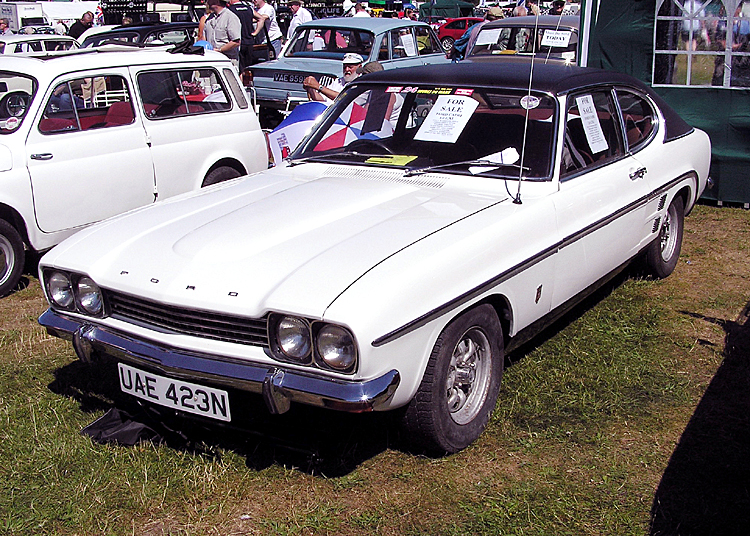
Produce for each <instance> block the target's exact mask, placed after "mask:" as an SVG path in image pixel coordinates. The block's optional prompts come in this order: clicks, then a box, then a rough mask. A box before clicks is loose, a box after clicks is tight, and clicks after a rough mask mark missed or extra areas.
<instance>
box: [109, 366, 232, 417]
mask: <svg viewBox="0 0 750 536" xmlns="http://www.w3.org/2000/svg"><path fill="white" fill-rule="evenodd" d="M117 365H118V368H119V373H120V389H121V390H122V391H123V392H124V393H128V394H130V395H133V396H137V397H138V398H142V399H143V400H148V401H149V402H152V403H154V404H159V405H161V406H166V407H168V408H174V409H179V410H181V411H186V412H188V413H194V414H195V415H203V416H204V417H210V418H212V419H218V420H220V421H227V422H229V421H231V420H232V415H231V413H230V412H229V395H228V394H227V392H226V391H222V390H221V389H213V388H211V387H204V386H202V385H196V384H194V383H188V382H182V381H179V380H173V379H171V378H165V377H164V376H159V375H157V374H151V373H150V372H144V371H142V370H138V369H137V368H133V367H131V366H128V365H125V364H123V363H118V364H117Z"/></svg>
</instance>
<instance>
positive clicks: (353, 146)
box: [347, 138, 393, 154]
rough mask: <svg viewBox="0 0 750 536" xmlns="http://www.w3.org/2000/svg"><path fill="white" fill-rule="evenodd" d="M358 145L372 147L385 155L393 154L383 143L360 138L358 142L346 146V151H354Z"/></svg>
mask: <svg viewBox="0 0 750 536" xmlns="http://www.w3.org/2000/svg"><path fill="white" fill-rule="evenodd" d="M359 145H373V146H375V147H377V148H378V149H380V150H381V151H383V152H385V153H388V154H393V150H392V149H391V148H390V147H388V146H387V145H386V144H385V143H383V142H382V141H381V140H372V139H368V138H360V139H358V140H355V141H353V142H352V143H350V144H349V145H348V146H347V149H356V147H357V146H359Z"/></svg>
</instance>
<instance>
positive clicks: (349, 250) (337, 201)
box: [43, 164, 506, 317]
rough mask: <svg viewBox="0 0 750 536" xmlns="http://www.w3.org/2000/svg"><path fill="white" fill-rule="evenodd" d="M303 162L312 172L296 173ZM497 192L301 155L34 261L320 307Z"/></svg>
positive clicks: (266, 303) (281, 307) (151, 289)
mask: <svg viewBox="0 0 750 536" xmlns="http://www.w3.org/2000/svg"><path fill="white" fill-rule="evenodd" d="M310 169H314V170H315V172H316V173H315V176H314V177H311V176H309V175H308V176H307V177H305V176H304V174H305V173H306V172H308V173H309V170H310ZM293 174H294V175H293ZM451 190H452V191H451ZM504 199H506V197H505V196H502V197H500V196H498V197H493V196H470V195H466V194H464V193H463V192H459V191H456V190H453V189H450V188H446V189H445V190H443V189H442V187H441V184H440V181H435V180H432V181H430V180H427V179H426V178H425V177H424V176H422V177H414V178H413V179H409V180H407V179H404V178H403V172H401V171H398V170H385V171H384V170H367V169H364V168H359V169H357V170H356V172H352V171H351V168H343V167H341V166H329V165H320V164H310V165H303V166H299V167H297V168H294V169H293V170H292V169H290V168H282V169H278V170H271V171H269V172H265V173H261V174H259V175H255V176H251V177H250V178H247V179H244V180H239V181H234V182H233V183H232V184H229V185H221V186H220V187H219V188H217V189H213V191H211V192H205V193H202V194H201V193H199V194H197V195H192V196H187V197H186V198H183V199H182V200H180V201H176V202H173V201H166V202H164V203H160V204H158V205H157V206H154V207H151V208H148V209H144V210H139V211H136V212H135V213H131V214H130V215H127V216H124V217H119V218H115V219H113V220H110V221H108V222H105V223H103V224H100V225H98V226H95V227H93V228H90V229H88V230H84V231H82V232H81V233H79V234H78V235H76V236H74V237H72V238H71V239H69V240H67V241H65V242H63V243H62V244H61V245H60V246H58V247H57V248H56V249H55V250H53V252H51V253H50V254H49V255H48V256H47V257H45V259H44V262H43V264H51V265H55V266H58V267H61V268H67V269H70V270H76V271H81V272H85V273H87V274H88V275H90V276H91V277H92V278H93V279H94V280H95V281H96V282H97V283H98V284H99V285H101V286H102V287H104V288H109V289H115V290H119V291H122V292H126V293H130V294H136V295H139V296H143V297H145V298H149V299H155V300H160V301H165V302H167V303H173V304H178V305H182V306H186V307H194V308H198V309H217V310H221V311H223V312H227V313H234V314H241V315H248V316H253V317H258V316H261V315H262V314H263V313H265V312H266V311H267V310H277V311H293V312H295V313H297V314H303V315H310V316H321V315H322V314H323V312H324V310H325V308H326V307H327V306H328V305H329V304H330V303H331V302H332V301H333V300H334V299H335V298H336V297H337V296H338V295H339V294H340V293H341V292H342V291H343V290H344V289H346V288H347V287H348V286H349V285H351V284H352V283H353V282H354V281H356V280H357V279H358V278H359V277H361V276H362V274H364V273H365V272H367V271H368V270H370V269H371V268H372V267H373V266H375V265H377V264H378V263H379V262H381V261H383V260H384V259H386V258H388V257H390V256H392V255H394V254H396V253H397V252H399V251H400V250H402V249H404V248H407V247H409V245H410V244H413V243H415V242H417V241H419V240H420V239H422V238H424V237H425V236H428V235H431V234H433V233H435V232H437V231H439V230H440V229H441V228H444V227H445V226H448V225H451V224H452V223H454V222H456V221H458V220H461V219H464V218H465V217H467V216H468V215H470V214H473V213H475V212H477V211H480V210H482V209H483V208H486V207H487V206H490V205H492V204H496V203H498V202H502V201H503V200H504Z"/></svg>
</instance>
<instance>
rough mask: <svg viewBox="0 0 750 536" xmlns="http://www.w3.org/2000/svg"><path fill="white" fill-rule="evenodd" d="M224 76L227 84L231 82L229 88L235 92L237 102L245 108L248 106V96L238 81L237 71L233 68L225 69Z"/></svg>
mask: <svg viewBox="0 0 750 536" xmlns="http://www.w3.org/2000/svg"><path fill="white" fill-rule="evenodd" d="M224 78H226V80H227V84H229V89H230V90H231V91H232V94H234V98H235V99H236V100H237V104H239V106H240V108H242V109H243V110H244V109H245V108H247V107H248V104H247V98H246V97H245V90H244V89H242V87H241V86H240V84H239V83H238V82H237V78H236V75H235V71H234V70H233V69H224Z"/></svg>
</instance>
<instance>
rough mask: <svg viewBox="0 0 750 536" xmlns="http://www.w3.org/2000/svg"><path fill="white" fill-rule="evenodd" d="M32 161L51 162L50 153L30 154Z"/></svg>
mask: <svg viewBox="0 0 750 536" xmlns="http://www.w3.org/2000/svg"><path fill="white" fill-rule="evenodd" d="M31 159H32V160H52V153H41V154H32V155H31Z"/></svg>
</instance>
